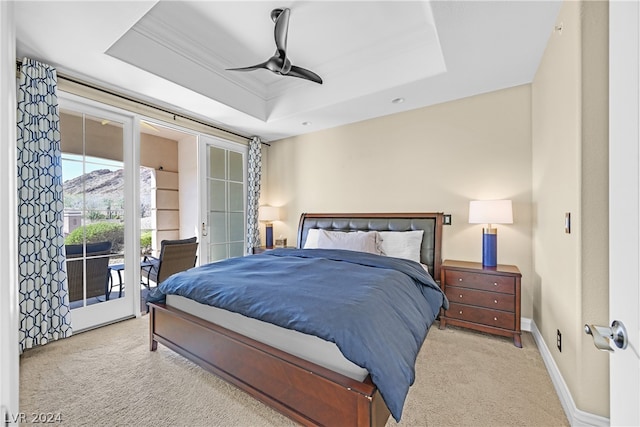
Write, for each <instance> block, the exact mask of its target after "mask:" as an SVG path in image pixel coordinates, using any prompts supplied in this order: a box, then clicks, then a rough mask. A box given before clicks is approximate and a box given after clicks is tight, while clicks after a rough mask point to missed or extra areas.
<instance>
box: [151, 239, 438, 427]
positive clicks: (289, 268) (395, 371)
mask: <svg viewBox="0 0 640 427" xmlns="http://www.w3.org/2000/svg"><path fill="white" fill-rule="evenodd" d="M166 294H175V295H181V296H184V297H187V298H190V299H193V300H196V301H199V302H201V303H204V304H208V305H212V306H216V307H220V308H224V309H227V310H230V311H234V312H237V313H240V314H243V315H245V316H248V317H252V318H256V319H260V320H263V321H266V322H270V323H273V324H275V325H278V326H281V327H284V328H289V329H294V330H297V331H300V332H304V333H307V334H312V335H316V336H318V337H320V338H323V339H325V340H327V341H331V342H334V343H335V344H336V345H337V346H338V348H339V349H340V350H341V352H342V354H343V355H344V356H345V357H346V358H347V359H349V360H351V361H352V362H353V363H355V364H356V365H359V366H361V367H363V368H365V369H366V370H367V371H368V372H369V374H370V375H371V379H372V381H373V382H374V384H376V386H377V387H378V389H379V390H380V393H381V395H382V397H383V399H384V401H385V403H386V404H387V407H388V408H389V410H390V411H391V414H392V415H393V417H394V418H395V419H396V420H397V421H399V420H400V417H401V415H402V408H403V406H404V401H405V398H406V395H407V393H408V391H409V386H411V384H413V381H414V378H415V369H414V368H415V362H416V357H417V355H418V351H419V350H420V347H421V345H422V342H423V341H424V339H425V337H426V335H427V332H428V329H429V327H430V326H431V324H432V323H433V321H434V320H435V318H436V316H437V314H438V311H439V309H440V307H441V306H445V308H446V306H447V305H448V302H447V300H446V298H445V297H444V295H443V294H442V291H441V290H440V287H439V286H438V285H437V284H436V283H435V281H434V280H433V278H431V276H430V275H428V274H427V273H426V272H425V270H424V269H423V268H422V266H420V264H418V263H416V262H413V261H407V260H403V259H399V258H391V257H385V256H380V255H373V254H368V253H363V252H354V251H346V250H330V249H276V250H272V251H267V252H265V253H263V254H261V255H252V256H247V257H238V258H231V259H227V260H224V261H220V262H215V263H211V264H207V265H203V266H200V267H196V268H192V269H190V270H188V271H185V272H182V273H178V274H175V275H173V276H171V277H170V278H168V279H167V280H165V281H164V282H162V283H161V284H160V285H159V286H158V287H157V288H156V289H154V290H153V292H151V293H150V297H149V301H162V300H163V299H164V296H165V295H166Z"/></svg>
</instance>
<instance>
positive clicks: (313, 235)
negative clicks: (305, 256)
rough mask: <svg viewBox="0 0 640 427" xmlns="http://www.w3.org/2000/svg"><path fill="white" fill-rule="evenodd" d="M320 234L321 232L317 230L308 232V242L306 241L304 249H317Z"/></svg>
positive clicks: (312, 229)
mask: <svg viewBox="0 0 640 427" xmlns="http://www.w3.org/2000/svg"><path fill="white" fill-rule="evenodd" d="M319 232H320V230H319V229H317V228H310V229H309V231H307V240H305V242H304V246H303V248H302V249H317V248H318V233H319Z"/></svg>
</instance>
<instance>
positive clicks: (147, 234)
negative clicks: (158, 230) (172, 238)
mask: <svg viewBox="0 0 640 427" xmlns="http://www.w3.org/2000/svg"><path fill="white" fill-rule="evenodd" d="M140 253H142V255H149V254H150V253H151V230H147V231H143V232H142V233H141V234H140Z"/></svg>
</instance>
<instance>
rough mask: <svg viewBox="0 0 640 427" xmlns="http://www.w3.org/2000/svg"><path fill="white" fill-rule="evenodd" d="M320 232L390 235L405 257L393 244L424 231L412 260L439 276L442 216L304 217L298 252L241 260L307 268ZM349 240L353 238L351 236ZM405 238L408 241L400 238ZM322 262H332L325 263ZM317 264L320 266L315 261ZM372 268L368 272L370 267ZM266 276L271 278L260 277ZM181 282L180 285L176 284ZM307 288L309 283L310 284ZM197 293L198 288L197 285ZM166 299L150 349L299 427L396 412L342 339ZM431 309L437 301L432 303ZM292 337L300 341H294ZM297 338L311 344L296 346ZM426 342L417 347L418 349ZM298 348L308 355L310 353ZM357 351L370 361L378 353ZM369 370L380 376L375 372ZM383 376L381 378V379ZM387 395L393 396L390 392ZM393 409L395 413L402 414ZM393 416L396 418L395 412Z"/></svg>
mask: <svg viewBox="0 0 640 427" xmlns="http://www.w3.org/2000/svg"><path fill="white" fill-rule="evenodd" d="M320 230H327V231H329V232H333V235H340V234H344V233H354V232H355V233H357V232H364V233H357V235H358V236H360V235H365V234H367V235H369V234H370V233H367V232H371V231H375V232H376V233H375V234H377V235H384V236H386V240H383V241H385V242H388V243H387V244H392V243H393V244H396V247H395V248H394V249H393V250H400V251H402V250H403V248H401V247H398V245H397V243H398V242H394V238H395V237H394V236H400V235H402V234H401V233H404V232H416V233H417V232H418V231H420V230H423V231H421V232H420V233H419V234H420V240H419V242H418V249H417V251H418V252H417V255H415V256H416V257H419V260H418V261H419V263H420V264H422V267H423V268H424V269H426V270H427V271H428V272H429V274H430V275H431V276H432V277H440V263H441V242H442V214H441V213H392V214H380V213H374V214H326V213H320V214H303V215H302V216H301V218H300V223H299V227H298V248H300V249H299V250H290V251H289V252H287V250H279V251H280V252H278V250H276V251H267V252H272V253H271V254H266V255H252V256H250V257H245V258H251V259H250V260H238V262H243V263H245V262H252V263H254V264H255V266H257V267H256V268H258V267H259V265H260V264H264V263H265V262H266V261H265V260H266V259H267V258H269V262H273V261H271V260H273V259H276V258H278V259H280V258H282V259H286V260H288V262H289V263H296V266H297V263H298V262H302V261H301V259H304V262H307V258H309V257H310V256H309V254H310V253H312V254H313V256H312V257H311V258H314V257H316V254H322V253H323V250H315V251H314V250H312V251H309V250H308V249H315V248H317V246H315V247H314V245H316V244H317V243H316V242H312V240H314V239H316V238H317V235H318V234H319V232H320V233H321V238H326V235H328V234H329V233H325V232H324V231H320ZM336 232H337V233H336ZM390 233H392V234H390ZM416 233H405V234H412V235H413V234H416ZM349 237H356V236H355V235H354V234H349ZM404 237H406V236H405V235H403V238H404ZM414 237H415V236H414ZM414 241H415V239H414ZM402 242H405V241H404V240H403V241H402ZM404 246H406V245H404ZM305 248H306V249H305ZM387 248H388V250H389V251H391V250H392V248H391V247H389V246H388V247H387ZM325 252H326V251H325ZM328 252H329V253H330V254H331V255H332V256H333V254H334V252H335V253H339V255H340V257H342V256H343V254H342V252H347V253H348V254H347V255H348V256H349V257H351V256H352V254H353V253H351V251H328ZM413 252H415V250H414V251H413ZM413 252H412V256H414V255H413ZM318 256H320V255H318ZM322 256H324V255H322ZM353 256H355V258H356V261H357V262H358V263H360V262H361V261H360V260H361V258H362V259H365V260H366V262H369V258H367V257H370V258H372V259H373V258H375V259H376V262H378V259H379V258H386V257H379V256H376V255H373V256H370V255H368V254H362V255H360V254H353ZM260 257H267V258H260ZM388 258H389V260H380V261H382V262H385V263H386V262H396V261H395V259H394V258H392V257H388ZM321 261H322V262H327V261H326V260H325V259H324V258H323V259H322V260H321ZM334 261H339V262H337V264H340V265H342V264H345V261H347V262H346V263H347V264H350V262H351V258H349V259H346V260H344V259H342V258H340V259H337V260H334ZM312 262H320V261H317V260H315V258H314V259H313V260H312ZM214 264H215V263H214ZM334 264H336V263H334ZM405 264H411V263H405ZM414 264H415V263H414ZM415 265H419V264H415ZM205 267H206V266H205ZM218 267H219V266H218ZM369 267H371V266H367V268H369ZM410 267H412V268H414V267H415V266H410ZM199 268H200V267H197V268H196V269H199ZM252 268H253V267H252ZM259 268H262V267H259ZM296 268H297V267H296ZM340 268H342V267H340ZM349 268H351V267H349ZM358 268H360V267H359V264H358ZM403 268H404V267H403ZM198 271H199V270H198ZM261 271H262V270H261ZM385 271H386V270H385ZM187 273H189V272H187ZM257 274H261V273H257ZM262 274H266V272H265V271H263V273H262ZM394 274H395V273H394ZM416 274H417V273H416ZM191 277H194V276H190V277H189V278H187V275H186V273H185V275H184V276H182V279H183V281H184V282H188V281H191V282H192V283H193V282H195V279H192V278H191ZM178 281H179V280H177V279H176V280H174V281H173V282H178ZM305 283H307V284H309V283H311V281H310V280H308V281H306V282H305ZM303 284H304V283H300V285H303ZM162 286H164V284H163V285H162ZM299 287H302V286H299ZM192 288H193V289H200V287H199V286H197V287H196V286H193V287H192ZM302 288H303V287H302ZM390 288H392V287H390ZM420 288H421V289H422V288H425V289H426V288H427V287H426V286H423V287H420ZM166 289H168V287H167V288H164V291H166ZM438 290H439V288H438ZM429 292H435V291H429ZM164 301H165V302H164V303H161V302H152V303H150V304H149V307H150V311H149V313H150V349H151V350H152V351H154V350H156V349H157V344H158V343H161V344H163V345H165V346H167V347H168V348H170V349H172V350H174V351H175V352H177V353H179V354H181V355H182V356H184V357H186V358H187V359H189V360H191V361H193V362H195V363H196V364H198V365H200V366H202V367H203V368H205V369H207V370H209V371H211V372H213V373H214V374H216V375H218V376H220V377H221V378H223V379H225V380H226V381H228V382H230V383H232V384H234V385H236V386H238V387H239V388H240V389H242V390H244V391H245V392H247V393H248V394H250V395H252V396H253V397H255V398H257V399H259V400H261V401H262V402H264V403H266V404H267V405H269V406H271V407H273V408H274V409H276V410H278V411H279V412H281V413H283V414H284V415H286V416H288V417H289V418H291V419H293V420H294V421H296V422H299V423H300V424H303V425H350V426H381V425H384V424H385V423H386V421H387V419H388V418H389V415H390V414H391V413H392V411H390V409H389V407H388V406H387V404H386V403H385V401H384V399H383V398H382V394H381V392H380V389H379V387H378V386H376V384H375V383H374V381H373V380H372V374H370V373H369V372H368V370H367V369H364V368H362V367H361V366H359V365H358V364H357V363H353V362H351V360H349V359H348V358H346V357H345V356H344V355H343V354H342V353H345V354H349V356H350V357H351V354H350V353H348V352H345V351H344V349H343V350H342V351H341V350H340V348H342V347H340V348H338V341H336V342H330V341H333V337H331V338H332V339H321V338H318V337H316V336H313V334H309V333H304V332H297V331H291V330H290V328H288V327H287V328H284V327H280V326H277V325H272V324H271V323H270V322H262V321H261V320H260V319H254V318H251V316H248V317H247V316H243V315H242V314H238V313H233V312H228V311H227V310H224V309H223V308H216V307H211V306H209V305H206V304H202V303H200V302H196V301H193V300H192V299H191V298H189V297H185V296H184V295H166V299H165V300H164ZM444 301H446V299H443V301H442V302H441V303H442V304H444ZM441 303H440V302H438V304H441ZM429 304H435V302H434V301H430V302H429ZM301 305H304V304H301ZM371 311H373V307H372V308H371ZM375 311H382V310H380V309H377V310H375ZM429 312H430V313H431V311H429ZM436 315H437V310H435V313H433V314H432V316H433V319H428V322H427V326H426V328H427V330H428V327H429V326H430V324H431V322H432V321H433V320H435V316H436ZM252 322H253V323H252ZM265 327H266V329H264V328H265ZM261 328H262V329H261ZM269 328H271V329H272V330H271V329H269ZM291 334H298V335H300V336H296V337H294V336H292V335H291ZM278 336H279V338H278ZM381 336H384V335H383V334H381ZM425 336H426V332H425ZM266 337H268V338H266ZM298 339H302V340H307V341H297V340H298ZM422 339H424V337H422ZM379 341H382V339H381V340H379ZM292 343H293V344H292ZM421 344H422V343H421V342H419V345H418V350H419V346H420V345H421ZM388 347H393V346H392V345H389V346H388ZM301 349H307V350H310V351H307V352H306V353H305V352H304V351H301ZM336 349H337V350H336ZM325 353H326V354H325ZM360 353H366V354H369V355H371V354H373V353H375V352H373V351H371V352H367V351H360ZM367 363H368V362H367ZM363 365H365V364H363ZM366 366H368V365H366ZM369 370H371V369H369ZM371 371H372V372H373V373H375V370H371ZM374 377H375V376H374ZM379 377H380V376H379V375H378V376H377V377H376V378H379ZM376 382H378V379H376ZM387 393H388V394H387V397H388V396H389V392H387ZM392 408H393V406H392ZM395 411H396V412H397V409H396V410H395ZM394 417H397V413H396V414H394ZM396 419H397V418H396Z"/></svg>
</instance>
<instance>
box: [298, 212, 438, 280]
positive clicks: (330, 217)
mask: <svg viewBox="0 0 640 427" xmlns="http://www.w3.org/2000/svg"><path fill="white" fill-rule="evenodd" d="M442 217H443V214H442V213H364V214H331V213H303V214H302V215H301V216H300V224H299V226H298V247H299V248H303V247H304V243H305V242H306V240H307V234H308V232H309V230H310V229H312V228H320V229H324V230H334V231H412V230H424V234H423V236H422V246H421V250H420V262H421V263H422V264H426V265H427V266H428V267H429V272H430V273H431V276H432V277H433V278H434V279H435V280H440V264H441V263H442Z"/></svg>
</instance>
